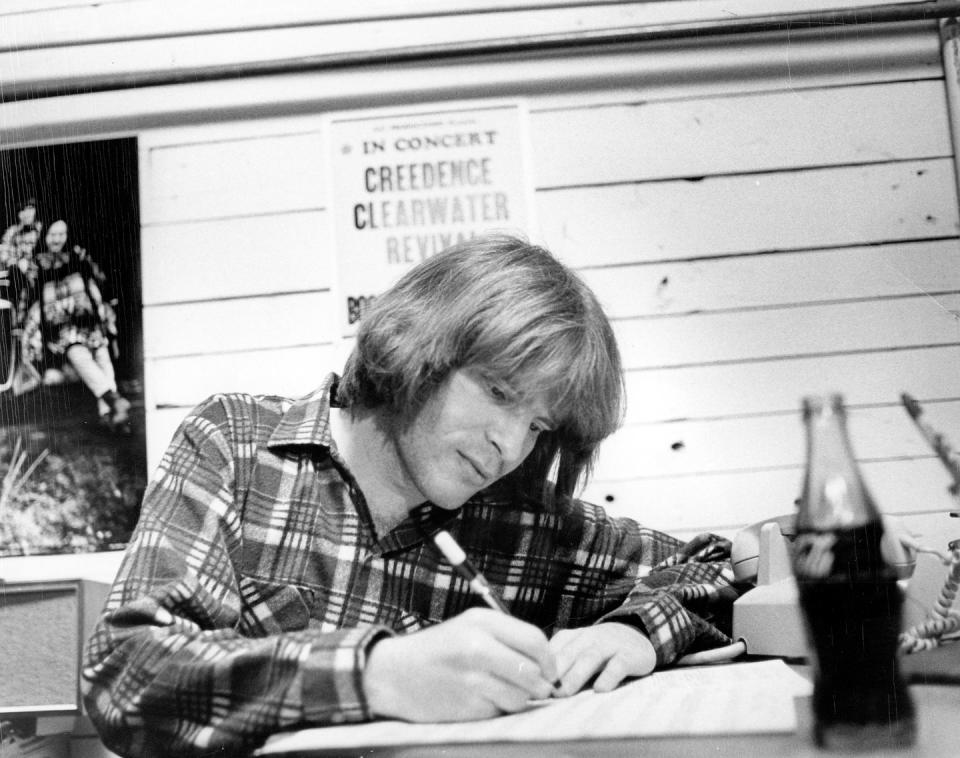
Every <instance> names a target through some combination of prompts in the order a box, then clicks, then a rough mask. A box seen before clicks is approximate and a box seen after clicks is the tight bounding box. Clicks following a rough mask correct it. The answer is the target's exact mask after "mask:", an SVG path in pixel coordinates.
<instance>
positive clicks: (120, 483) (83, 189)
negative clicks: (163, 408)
mask: <svg viewBox="0 0 960 758" xmlns="http://www.w3.org/2000/svg"><path fill="white" fill-rule="evenodd" d="M136 161H137V150H136V142H135V140H132V139H126V140H106V141H94V142H80V143H71V144H60V145H44V146H38V147H34V148H24V149H19V150H8V151H3V152H0V176H2V184H3V194H2V197H3V213H4V218H5V223H4V224H3V227H4V231H3V236H2V238H0V269H2V272H3V273H2V274H0V276H2V278H0V286H2V287H3V290H2V291H0V294H2V295H3V299H2V300H0V308H2V310H0V337H2V353H0V373H2V377H0V379H2V381H0V461H2V463H0V466H3V483H2V489H0V556H16V555H37V554H51V553H74V552H75V553H84V552H96V551H106V550H119V549H122V548H123V547H124V546H125V545H126V542H127V540H128V539H129V536H130V532H131V530H132V529H133V525H134V524H135V523H136V520H137V515H138V513H139V506H140V502H139V501H140V498H142V497H143V490H144V488H145V486H146V447H145V439H144V424H143V365H142V362H143V358H142V347H141V340H140V329H141V325H140V297H139V259H140V250H139V237H140V230H139V218H138V188H137V164H136Z"/></svg>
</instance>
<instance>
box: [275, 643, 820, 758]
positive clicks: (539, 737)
mask: <svg viewBox="0 0 960 758" xmlns="http://www.w3.org/2000/svg"><path fill="white" fill-rule="evenodd" d="M809 693H810V683H809V682H808V681H807V680H806V679H804V678H803V677H802V676H800V675H799V674H797V673H796V672H794V671H792V670H791V669H790V668H789V667H788V666H787V665H786V664H785V663H783V661H779V660H770V661H762V662H759V663H732V664H724V665H715V666H698V667H691V668H679V669H673V670H668V671H661V672H657V673H655V674H653V675H651V676H649V677H646V678H644V679H638V680H636V681H634V682H631V683H629V684H626V685H624V686H622V687H620V688H619V689H617V690H615V691H614V692H607V693H602V694H598V693H595V692H593V691H592V690H591V691H586V692H581V693H580V694H578V695H575V696H573V697H569V698H558V699H556V700H554V701H553V702H551V703H549V704H545V705H539V706H537V707H532V708H530V709H529V710H526V711H523V712H522V713H515V714H511V715H509V716H500V717H499V718H494V719H485V720H482V721H470V722H466V723H456V724H409V723H406V722H402V721H375V722H372V723H369V724H356V725H350V726H332V727H322V728H317V729H303V730H300V731H297V732H290V733H286V734H279V735H276V736H274V737H271V738H270V739H269V740H267V743H266V744H265V745H264V747H263V748H261V749H260V750H259V751H258V754H259V755H277V754H282V753H286V752H294V751H298V750H311V749H314V750H315V749H319V748H323V749H340V748H353V747H377V746H385V745H438V744H456V743H478V742H530V741H533V742H554V741H565V740H573V739H591V738H594V739H604V738H617V737H654V736H689V735H707V734H748V733H761V732H793V731H795V730H796V728H797V723H796V711H795V708H794V703H793V698H794V697H795V696H798V695H807V694H809Z"/></svg>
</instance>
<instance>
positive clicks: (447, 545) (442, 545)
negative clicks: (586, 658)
mask: <svg viewBox="0 0 960 758" xmlns="http://www.w3.org/2000/svg"><path fill="white" fill-rule="evenodd" d="M433 544H434V545H436V546H437V549H438V550H439V551H440V552H441V553H443V557H444V558H446V559H447V563H449V564H450V565H451V566H452V567H453V570H454V571H456V572H457V573H458V574H459V575H460V576H462V577H463V578H464V579H465V580H466V582H467V584H468V585H469V586H470V589H471V590H472V591H473V592H474V593H476V594H477V595H479V596H480V597H481V598H482V599H483V602H485V603H486V604H487V605H488V606H490V607H491V608H493V610H495V611H500V612H501V613H506V614H508V615H509V613H510V611H508V610H507V606H505V605H504V604H503V601H502V600H501V599H500V598H499V597H498V596H497V594H496V593H495V592H494V591H493V589H492V588H491V587H490V585H489V584H487V580H486V578H484V576H483V574H481V573H480V572H479V571H478V570H477V567H476V566H474V565H473V564H472V563H471V562H470V559H469V558H467V554H466V553H465V552H463V548H462V547H460V545H458V544H457V541H456V540H455V539H454V538H453V537H452V536H451V534H450V532H448V531H447V530H445V529H441V530H440V531H439V532H437V533H436V534H435V535H433ZM561 686H563V682H561V681H560V679H559V678H557V679H554V680H553V687H554V689H556V690H559V689H560V687H561Z"/></svg>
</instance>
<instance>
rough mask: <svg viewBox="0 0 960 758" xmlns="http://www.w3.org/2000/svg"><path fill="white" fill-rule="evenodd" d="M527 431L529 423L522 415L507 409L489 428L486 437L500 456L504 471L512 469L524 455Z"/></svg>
mask: <svg viewBox="0 0 960 758" xmlns="http://www.w3.org/2000/svg"><path fill="white" fill-rule="evenodd" d="M529 429H530V421H528V420H527V419H526V418H525V417H524V416H523V414H519V413H517V412H516V410H514V411H513V412H510V411H509V410H507V409H504V412H503V413H501V414H499V415H498V417H497V419H496V422H495V423H494V424H492V425H491V426H490V429H489V431H488V436H489V439H490V442H491V443H493V446H494V447H495V448H496V449H497V452H498V453H499V455H500V459H501V465H502V466H503V469H504V471H507V470H510V469H512V468H513V467H514V466H516V464H518V463H520V461H521V460H522V459H523V458H524V456H525V455H526V453H527V449H526V447H527V437H528V435H527V432H528V430H529ZM501 473H502V472H501Z"/></svg>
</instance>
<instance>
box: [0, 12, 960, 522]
mask: <svg viewBox="0 0 960 758" xmlns="http://www.w3.org/2000/svg"><path fill="white" fill-rule="evenodd" d="M138 5H141V4H140V3H136V2H133V1H132V0H131V1H130V2H113V3H110V4H109V6H107V5H104V6H103V7H100V6H98V5H97V4H95V3H77V4H73V5H72V6H71V7H70V8H66V7H64V8H60V9H56V10H54V9H51V10H47V11H43V14H47V15H46V16H44V18H46V19H47V20H49V21H50V23H48V24H46V25H44V24H39V25H36V26H35V25H33V23H27V21H28V18H27V17H28V15H30V14H25V13H18V12H12V11H0V19H3V21H4V22H5V23H6V25H7V28H8V29H14V30H15V31H16V37H17V39H18V46H17V49H16V50H14V48H13V46H10V45H8V46H7V47H3V45H2V44H0V79H2V80H4V81H10V77H14V78H16V80H17V86H18V87H19V88H20V89H21V90H22V91H28V90H29V89H30V87H36V88H39V89H38V91H39V90H40V89H42V88H43V87H46V86H48V85H49V84H50V83H51V82H53V81H54V80H57V81H62V82H63V83H65V85H67V86H73V85H72V84H71V83H77V82H86V83H88V84H89V85H90V86H91V87H92V88H93V89H97V88H99V87H100V86H101V85H103V83H104V82H107V81H114V82H116V81H118V80H117V77H118V76H119V75H126V76H128V77H129V81H130V82H134V81H136V82H137V83H138V84H142V85H148V84H150V82H151V81H154V80H155V81H158V82H159V81H161V80H163V81H165V82H167V83H164V84H162V85H161V84H158V85H157V86H138V87H135V88H130V89H118V90H115V91H113V90H107V91H90V92H86V93H78V94H71V95H67V96H63V97H43V98H29V99H22V100H14V101H10V100H9V99H8V100H7V101H5V102H4V103H2V104H0V141H3V143H4V144H5V145H14V144H25V143H30V142H44V141H59V140H64V139H87V138H94V137H100V136H105V135H109V134H117V133H123V134H135V135H136V136H137V137H138V140H139V150H140V178H141V197H140V201H141V221H142V230H141V232H142V234H141V238H142V274H143V304H144V314H143V323H144V351H145V355H146V367H145V381H146V397H147V404H148V437H149V439H148V447H149V453H148V455H149V459H150V464H151V466H155V465H156V463H157V462H158V461H159V456H160V454H161V452H162V450H163V447H164V446H165V445H166V442H167V440H169V437H170V435H171V434H172V432H173V430H174V428H175V427H176V424H177V423H179V420H180V419H182V417H183V415H184V414H185V413H186V412H187V411H188V409H189V408H190V407H191V406H192V405H193V404H195V403H196V402H198V401H199V400H201V399H202V398H203V397H204V396H206V395H208V394H211V393H213V392H217V391H251V392H271V391H277V392H282V393H284V394H290V395H299V394H303V393H305V392H307V391H309V390H310V389H311V388H312V387H313V386H314V385H315V384H316V383H317V381H318V380H319V379H320V377H321V376H322V375H323V374H324V373H325V372H326V371H327V370H329V369H337V368H339V366H340V365H341V364H342V359H343V355H344V352H345V349H346V348H347V347H349V346H348V345H344V344H342V343H341V342H339V340H337V339H336V335H335V332H334V329H333V324H334V323H335V322H334V318H333V313H332V304H331V303H332V298H331V296H330V288H331V286H332V283H333V271H334V270H335V265H336V261H335V257H334V251H333V250H332V249H331V248H330V244H329V236H330V235H329V230H328V221H327V209H328V207H329V205H330V198H328V197H327V194H326V193H327V188H326V180H327V177H326V175H325V161H324V155H323V142H322V134H321V124H322V119H323V116H324V115H325V114H326V113H330V112H333V111H338V112H340V111H344V110H350V109H360V108H364V109H365V108H369V107H373V106H377V105H397V104H404V103H410V104H426V103H438V102H444V101H450V100H462V99H470V100H472V101H474V102H477V101H483V100H485V99H488V98H497V99H502V98H503V97H518V98H522V99H523V100H525V102H526V103H527V104H528V106H529V110H530V120H529V127H530V135H531V164H532V173H533V177H532V178H533V182H534V185H535V190H536V192H535V203H536V210H537V218H538V222H539V225H538V228H536V229H532V230H530V231H531V237H532V238H534V240H536V241H541V242H544V243H545V244H547V245H548V246H549V247H551V248H552V249H553V250H554V251H555V252H556V253H557V254H558V255H559V256H560V257H561V258H562V259H563V260H564V261H566V262H567V263H569V264H570V265H572V266H574V267H575V268H577V269H578V270H580V271H581V272H582V274H583V276H584V278H585V279H586V280H587V281H588V282H589V283H590V284H591V285H592V286H593V287H594V288H595V289H596V291H597V293H598V295H599V297H600V298H601V300H602V301H603V302H604V304H605V305H606V307H607V308H608V310H609V312H610V314H611V316H612V317H613V319H614V325H615V329H616V332H617V334H618V337H619V339H620V342H621V347H622V350H623V353H624V360H625V364H626V366H627V368H628V372H627V376H626V381H627V387H628V393H629V396H628V413H627V418H626V424H625V426H624V428H623V429H622V430H621V431H620V432H618V433H617V435H615V436H614V437H613V438H612V439H611V440H609V441H608V442H607V443H606V444H605V445H604V448H603V451H602V457H601V461H600V463H599V465H598V467H597V470H596V477H595V479H594V481H593V482H592V484H591V485H590V486H589V488H588V489H587V490H586V495H587V496H588V497H590V498H592V499H596V500H599V501H601V502H603V503H606V504H608V505H609V506H610V507H611V508H613V509H614V510H615V511H616V512H620V513H631V514H633V515H636V516H638V517H639V518H641V520H644V521H647V522H648V523H651V524H652V525H654V526H660V527H661V528H667V529H671V530H679V531H682V532H689V531H692V530H697V529H699V528H701V527H703V528H717V529H729V528H735V526H736V525H737V524H740V523H746V522H748V521H752V520H754V519H756V518H760V517H763V516H765V515H774V514H779V513H783V512H785V511H789V510H790V509H791V508H792V507H793V499H794V498H795V497H796V493H797V491H798V482H799V476H800V472H801V470H802V465H803V460H802V459H803V449H802V427H801V425H800V421H799V402H800V398H801V397H802V396H803V395H804V394H808V393H811V392H823V391H833V390H836V391H840V392H843V393H844V394H845V396H846V397H847V398H848V400H849V402H850V403H851V411H850V415H851V428H852V429H853V431H854V445H855V448H856V449H857V451H858V454H859V455H860V456H861V457H862V458H863V459H864V461H865V469H866V471H867V473H868V476H869V479H870V482H871V484H872V485H873V486H874V488H875V490H876V494H877V498H878V500H879V501H880V502H881V504H883V505H885V507H888V508H889V509H890V510H893V511H896V512H901V513H924V512H928V511H936V510H938V509H940V510H942V509H943V508H945V507H948V505H949V504H948V502H947V501H946V495H945V487H946V482H945V479H944V475H943V472H942V471H941V470H940V469H939V467H938V464H937V463H936V461H935V460H934V459H933V458H932V455H931V454H930V452H929V451H927V450H926V449H925V448H924V445H923V443H922V440H921V439H920V438H919V436H918V435H917V434H916V433H915V430H913V429H912V427H911V426H910V424H909V421H908V419H907V418H906V415H905V414H904V413H903V411H902V409H901V408H900V406H899V393H900V392H903V391H908V392H911V393H912V394H914V395H915V396H916V397H918V398H919V399H920V400H921V401H922V402H923V403H924V406H925V407H926V408H928V410H929V413H930V417H931V420H932V421H935V423H937V424H938V425H939V426H940V427H941V428H942V429H943V430H944V431H947V432H948V433H949V434H951V435H953V436H957V437H960V430H958V429H956V427H957V426H958V425H960V372H957V370H956V367H957V362H958V359H960V326H958V320H957V314H958V312H960V265H958V264H960V241H958V235H960V213H958V201H957V190H956V177H957V174H956V165H955V155H954V147H953V142H952V138H951V114H950V108H949V103H948V100H947V97H946V88H945V82H944V68H943V63H942V59H941V42H940V36H939V29H938V25H937V24H936V23H935V22H933V21H918V22H904V23H886V24H857V25H844V26H834V27H827V28H821V29H806V30H801V29H781V30H779V31H775V30H772V31H770V32H767V33H763V34H753V35H748V34H739V35H736V36H730V37H716V36H708V35H704V36H701V37H697V36H693V37H691V38H689V39H686V40H680V39H673V40H661V41H653V42H645V43H640V42H634V43H630V44H616V45H605V46H596V47H592V48H591V47H579V48H577V49H559V48H552V49H550V50H546V49H544V50H540V51H522V52H521V51H515V52H511V51H509V50H507V51H505V52H503V53H502V54H501V55H499V56H496V57H488V58H483V57H478V58H475V59H471V60H464V59H458V58H456V57H453V58H449V59H446V60H444V61H443V62H442V63H440V62H432V63H431V62H429V61H417V62H413V61H406V62H404V61H398V62H396V63H395V64H391V65H389V66H370V67H365V68H350V67H344V68H339V69H324V68H323V67H322V65H319V63H320V58H322V56H323V55H324V54H329V53H337V52H338V51H339V52H341V53H344V54H352V53H358V54H364V55H365V54H368V53H369V52H370V51H371V50H378V51H380V52H382V53H383V54H384V55H389V54H392V52H395V51H397V50H400V49H401V48H404V47H405V46H410V45H431V44H434V43H437V44H441V43H446V42H457V41H460V42H466V43H470V44H472V43H483V42H484V41H487V42H489V41H490V40H501V41H503V40H511V39H516V40H520V41H522V40H523V39H527V40H529V39H533V38H534V37H535V36H536V35H544V34H556V35H560V36H564V35H569V36H570V37H571V38H573V37H577V35H579V36H580V37H583V35H586V34H591V33H594V32H601V33H603V34H606V33H607V32H609V31H611V30H618V29H619V30H637V29H641V28H653V27H655V26H657V25H658V24H659V25H670V24H684V23H687V22H689V21H691V20H694V19H699V20H700V21H710V22H712V21H716V20H719V19H721V18H723V17H725V16H729V15H735V14H739V17H747V16H751V15H769V14H775V13H787V12H803V11H814V10H817V9H833V8H837V7H839V8H848V9H849V8H854V7H858V6H859V7H863V6H865V5H866V3H859V2H831V3H819V4H818V3H811V2H803V3H801V2H799V0H796V2H794V0H780V1H779V2H776V1H774V0H769V1H768V2H761V0H739V1H738V0H729V1H728V2H712V1H711V2H687V0H677V1H676V2H646V3H644V2H627V3H597V2H564V1H563V0H561V2H558V3H542V2H507V1H506V0H502V1H501V0H475V1H473V2H471V1H470V0H458V2H456V3H455V4H454V5H446V4H445V5H443V7H441V4H438V3H437V2H433V0H423V1H422V2H420V3H415V4H409V8H407V9H406V10H405V18H403V19H400V20H399V22H397V23H391V24H390V25H389V26H388V25H387V23H388V22H387V18H386V14H388V10H389V7H390V6H389V4H384V3H379V2H377V3H369V4H364V5H363V7H362V8H359V9H354V8H348V7H347V6H343V7H339V6H338V7H337V8H336V9H332V8H326V7H324V8H321V7H320V6H318V5H316V4H313V3H307V2H302V1H301V0H288V1H287V2H279V3H277V4H274V6H272V7H271V8H269V9H268V8H266V7H265V6H262V5H261V4H246V3H243V4H240V5H231V12H230V13H229V14H226V15H225V14H224V13H222V7H220V2H219V0H218V2H214V3H212V4H211V5H209V6H204V7H203V8H201V9H195V13H194V15H193V17H192V18H191V20H190V24H191V30H192V31H194V32H196V33H197V35H198V36H189V37H188V36H185V35H184V29H185V27H184V25H185V24H186V23H187V22H186V18H187V16H186V15H185V14H181V13H176V12H174V10H173V8H175V7H179V6H180V0H177V1H176V2H174V3H173V6H171V7H168V8H166V9H165V10H164V12H163V13H162V14H161V15H154V16H153V17H151V15H150V13H146V14H144V13H142V11H143V8H142V7H141V8H139V9H138V8H137V6H138ZM872 5H876V6H880V5H883V6H892V5H893V3H876V4H872ZM191 7H192V6H191ZM218 8H219V10H218ZM138 10H139V11H140V12H138ZM453 11H457V12H456V13H454V12H453ZM108 17H109V18H110V19H111V20H112V22H113V23H112V24H110V25H108V24H105V23H102V22H103V20H104V19H106V18H108ZM38 20H43V19H41V18H40V17H39V16H36V15H34V16H33V18H32V21H33V22H36V21H38ZM41 29H45V32H44V33H43V34H42V33H41ZM71 29H72V30H71ZM388 29H389V33H388V31H387V30H388ZM518 30H519V31H518ZM71 33H72V34H74V35H75V39H76V41H78V42H82V43H83V44H78V45H73V46H64V45H62V44H61V43H62V41H63V38H64V37H65V35H67V36H68V35H70V34H71ZM44 34H45V35H46V37H45V36H44ZM254 43H256V44H254ZM81 51H82V52H83V55H82V56H81V55H80V52H81ZM297 56H300V59H301V61H303V62H305V64H304V65H303V66H302V67H301V68H300V69H295V68H294V69H291V70H289V72H287V73H280V72H278V71H273V72H272V73H270V74H269V75H265V76H256V77H239V78H232V79H224V80H222V81H216V82H214V81H204V79H205V78H206V77H207V74H208V73H209V71H211V70H214V69H216V68H217V67H219V66H223V65H226V64H227V63H233V64H236V66H237V67H238V68H237V70H243V67H244V66H250V65H254V64H258V63H263V62H265V61H266V62H269V61H271V60H276V61H291V60H293V59H294V58H296V57H297ZM41 58H42V59H43V60H44V61H45V64H46V65H45V67H41V66H39V65H36V63H35V62H33V61H39V60H40V59H41ZM310 61H313V62H314V63H316V64H317V65H307V64H308V63H309V62H310ZM250 70H253V69H250ZM190 72H194V73H196V74H197V80H196V81H195V82H193V83H191V82H190V81H189V77H188V76H185V77H184V79H183V83H180V84H176V83H173V82H174V81H176V77H177V76H180V75H181V74H184V75H186V74H189V73H190ZM138 77H139V78H138ZM151 77H153V78H151ZM163 77H166V79H164V78H163Z"/></svg>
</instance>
